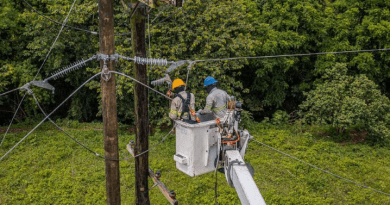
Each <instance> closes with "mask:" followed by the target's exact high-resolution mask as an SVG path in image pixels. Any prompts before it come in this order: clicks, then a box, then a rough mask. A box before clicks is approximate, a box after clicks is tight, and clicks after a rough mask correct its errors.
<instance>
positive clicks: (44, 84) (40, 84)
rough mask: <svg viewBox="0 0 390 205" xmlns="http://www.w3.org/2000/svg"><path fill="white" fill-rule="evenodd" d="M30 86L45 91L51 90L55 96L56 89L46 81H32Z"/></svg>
mask: <svg viewBox="0 0 390 205" xmlns="http://www.w3.org/2000/svg"><path fill="white" fill-rule="evenodd" d="M30 84H31V85H35V86H37V87H41V88H45V89H48V90H51V91H52V92H53V94H54V90H55V88H54V87H53V86H52V85H50V84H49V83H48V82H46V81H42V80H41V81H31V82H30Z"/></svg>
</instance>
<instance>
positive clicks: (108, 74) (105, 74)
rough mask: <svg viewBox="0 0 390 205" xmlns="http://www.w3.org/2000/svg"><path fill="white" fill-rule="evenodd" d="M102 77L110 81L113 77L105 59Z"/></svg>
mask: <svg viewBox="0 0 390 205" xmlns="http://www.w3.org/2000/svg"><path fill="white" fill-rule="evenodd" d="M101 76H102V79H103V80H104V81H106V82H108V81H109V80H110V78H111V72H110V71H109V70H108V67H107V62H106V61H104V65H103V70H102V75H101Z"/></svg>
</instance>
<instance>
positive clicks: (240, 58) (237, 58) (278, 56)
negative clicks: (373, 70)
mask: <svg viewBox="0 0 390 205" xmlns="http://www.w3.org/2000/svg"><path fill="white" fill-rule="evenodd" d="M375 51H390V48H382V49H367V50H351V51H335V52H319V53H303V54H284V55H273V56H253V57H233V58H214V59H204V60H195V62H205V61H224V60H242V59H261V58H280V57H298V56H314V55H326V54H342V53H364V52H375Z"/></svg>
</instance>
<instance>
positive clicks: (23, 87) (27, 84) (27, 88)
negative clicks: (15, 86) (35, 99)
mask: <svg viewBox="0 0 390 205" xmlns="http://www.w3.org/2000/svg"><path fill="white" fill-rule="evenodd" d="M20 89H24V90H26V91H27V93H28V94H30V95H31V94H32V90H31V89H30V83H26V84H25V85H23V86H22V87H21V88H20Z"/></svg>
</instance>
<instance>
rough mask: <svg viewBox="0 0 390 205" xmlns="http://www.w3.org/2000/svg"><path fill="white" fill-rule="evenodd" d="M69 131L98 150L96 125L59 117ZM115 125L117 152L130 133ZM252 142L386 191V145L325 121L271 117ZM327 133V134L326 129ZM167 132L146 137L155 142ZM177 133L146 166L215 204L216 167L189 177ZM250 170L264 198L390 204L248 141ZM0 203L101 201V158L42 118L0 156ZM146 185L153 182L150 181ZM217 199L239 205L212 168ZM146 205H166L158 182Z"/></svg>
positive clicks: (185, 194) (389, 168)
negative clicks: (342, 134)
mask: <svg viewBox="0 0 390 205" xmlns="http://www.w3.org/2000/svg"><path fill="white" fill-rule="evenodd" d="M59 123H60V125H61V127H63V128H64V129H65V130H66V131H67V132H69V133H71V134H72V135H73V136H74V137H76V138H77V139H78V140H79V141H81V142H83V143H84V144H85V145H87V146H88V147H90V148H92V149H93V150H95V151H96V152H98V153H100V154H103V139H102V137H103V131H102V126H101V124H98V123H89V124H85V123H83V124H79V123H78V122H76V121H67V120H65V121H61V122H59ZM127 128H128V127H127V126H125V125H120V132H119V147H120V156H121V158H126V157H128V156H129V154H128V152H127V150H126V148H125V147H126V144H127V143H128V141H129V140H130V139H134V135H133V134H131V133H129V132H128V131H127ZM248 128H249V130H250V132H251V134H253V135H254V138H255V139H256V140H258V141H261V142H263V143H265V144H267V145H270V146H272V147H274V148H277V149H279V150H281V151H283V152H286V153H288V154H291V155H293V156H296V157H298V158H299V159H302V160H304V161H306V162H309V163H311V164H314V165H316V166H318V167H321V168H323V169H325V170H328V171H330V172H333V173H335V174H338V175H340V176H343V177H346V178H348V179H351V180H353V181H355V182H358V183H361V184H364V185H366V186H369V187H372V188H375V189H379V190H381V191H384V192H387V193H389V192H390V187H389V184H390V175H389V173H390V162H389V160H388V156H389V154H390V151H389V147H372V146H368V145H365V144H354V142H353V141H345V142H343V143H337V142H334V141H332V136H329V135H331V134H329V133H330V132H329V129H328V127H326V126H321V127H320V126H303V127H302V130H303V132H301V131H302V130H301V129H298V127H297V126H290V125H279V126H274V125H272V124H270V123H261V124H258V123H256V124H253V123H252V125H251V126H249V127H248ZM26 132H27V130H26V131H23V132H18V133H11V134H9V135H8V136H7V138H6V140H5V141H4V145H3V146H2V147H1V149H0V155H3V154H4V153H5V152H6V151H7V150H8V149H9V148H11V147H12V146H13V144H15V143H16V142H17V141H18V140H19V139H20V138H21V137H23V136H24V135H25V134H26ZM326 132H328V133H326ZM166 133H167V130H163V131H157V132H156V134H155V135H154V136H151V137H150V145H153V144H155V143H157V142H158V141H159V140H160V139H161V137H163V136H164V135H165V134H166ZM174 153H175V138H174V136H170V137H168V138H167V140H166V141H165V142H164V143H163V144H161V145H159V146H158V147H157V149H154V150H152V151H151V152H150V153H149V154H150V167H151V168H152V169H153V170H154V171H157V170H160V171H162V178H161V180H162V181H163V182H164V183H165V185H166V186H167V187H168V188H169V189H173V190H175V192H176V193H177V199H178V200H179V202H180V203H181V204H214V182H215V178H214V173H208V174H205V175H201V176H197V177H194V178H191V177H189V176H187V175H185V174H184V173H181V172H180V171H178V170H177V169H176V168H175V161H174V160H173V157H172V156H173V154H174ZM245 160H246V161H247V162H250V163H251V164H252V166H253V167H254V169H255V177H254V179H255V181H256V183H257V185H258V187H259V189H260V190H261V193H262V195H263V197H264V198H265V201H266V202H267V204H381V205H382V204H389V203H390V199H389V197H388V196H385V195H381V194H379V193H376V192H372V191H370V190H368V189H364V188H360V187H358V186H356V185H354V184H351V183H349V182H346V181H342V180H339V179H337V178H335V177H333V176H330V175H328V174H325V173H323V172H321V171H318V170H316V169H313V168H311V167H309V166H307V165H305V164H302V163H300V162H297V161H295V160H293V159H291V158H288V157H286V156H284V155H281V154H279V153H276V152H275V151H273V150H270V149H269V148H266V147H264V146H261V145H259V144H257V143H256V142H254V141H252V142H251V143H250V144H249V148H248V151H247V154H246V157H245ZM0 163H1V166H0V184H2V186H0V204H105V203H106V202H105V173H104V161H103V160H102V159H100V158H97V157H96V156H95V155H93V154H92V153H90V152H88V151H86V150H85V149H83V148H82V147H81V146H79V145H77V144H76V143H75V142H73V141H72V140H70V139H69V138H67V137H66V136H65V135H64V134H62V133H61V132H59V131H58V130H56V129H54V127H53V126H52V125H50V124H49V123H45V124H44V125H43V126H42V127H41V128H40V129H39V130H38V131H36V132H34V133H33V134H32V135H31V136H30V137H28V138H27V140H26V141H25V142H23V143H22V144H21V145H20V146H19V147H18V148H16V149H15V150H14V151H13V152H12V153H11V154H10V155H9V156H8V157H7V158H6V159H5V160H4V161H2V162H0ZM120 174H121V197H122V204H133V203H134V189H135V188H134V180H135V179H134V160H132V159H130V160H128V161H122V162H120ZM150 186H152V182H150ZM218 194H219V197H218V201H219V202H220V204H240V202H239V199H238V197H237V194H236V193H235V190H234V189H233V188H230V187H229V186H228V185H227V183H226V179H225V177H224V175H223V174H221V173H218ZM150 195H151V197H150V198H151V203H152V204H167V201H166V199H165V198H164V196H163V195H162V194H161V193H160V191H159V190H158V188H153V189H152V190H151V191H150Z"/></svg>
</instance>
